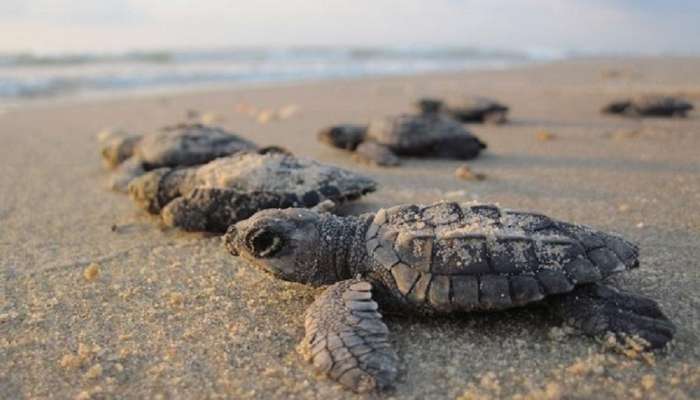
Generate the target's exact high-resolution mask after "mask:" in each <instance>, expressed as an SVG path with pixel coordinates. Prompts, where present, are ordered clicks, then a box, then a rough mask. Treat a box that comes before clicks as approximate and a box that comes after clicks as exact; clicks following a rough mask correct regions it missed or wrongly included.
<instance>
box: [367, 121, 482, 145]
mask: <svg viewBox="0 0 700 400" xmlns="http://www.w3.org/2000/svg"><path fill="white" fill-rule="evenodd" d="M455 137H459V138H471V139H476V137H475V136H473V135H472V134H471V133H470V132H469V131H468V130H466V129H465V128H464V126H462V124H460V123H459V122H458V121H456V120H454V119H452V118H449V117H447V116H443V115H437V114H418V115H409V114H402V115H398V116H394V117H385V118H380V119H376V120H374V121H372V122H370V124H369V126H368V127H367V139H370V140H373V141H375V142H377V143H380V144H383V145H386V146H388V147H389V148H391V149H392V150H394V151H395V152H397V153H399V154H405V155H411V154H416V155H417V154H421V153H425V152H428V151H430V150H431V149H432V148H433V147H434V146H435V145H436V144H438V143H440V142H441V141H444V140H447V139H451V138H455Z"/></svg>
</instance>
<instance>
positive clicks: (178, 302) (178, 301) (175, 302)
mask: <svg viewBox="0 0 700 400" xmlns="http://www.w3.org/2000/svg"><path fill="white" fill-rule="evenodd" d="M168 302H169V303H170V305H171V306H174V307H180V306H182V303H184V302H185V296H183V295H182V294H181V293H175V292H173V293H170V295H169V296H168Z"/></svg>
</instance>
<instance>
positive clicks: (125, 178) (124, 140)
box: [100, 123, 274, 192]
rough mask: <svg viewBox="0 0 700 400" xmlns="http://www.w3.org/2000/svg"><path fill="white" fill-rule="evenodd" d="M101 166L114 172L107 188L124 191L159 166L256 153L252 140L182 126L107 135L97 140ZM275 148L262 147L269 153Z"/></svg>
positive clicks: (198, 126)
mask: <svg viewBox="0 0 700 400" xmlns="http://www.w3.org/2000/svg"><path fill="white" fill-rule="evenodd" d="M100 141H101V142H102V150H101V153H102V159H103V162H104V164H105V165H106V166H107V167H108V168H110V169H113V170H115V172H114V173H113V175H112V177H111V179H110V187H111V188H112V189H113V190H116V191H121V192H125V191H126V190H127V187H128V184H129V182H130V181H131V180H132V179H134V178H135V177H137V176H139V175H142V174H143V173H145V172H146V171H150V170H152V169H156V168H160V167H185V166H191V165H199V164H204V163H206V162H209V161H211V160H213V159H216V158H219V157H223V156H227V155H231V154H235V153H238V152H240V151H250V150H256V149H257V148H258V147H257V146H256V145H255V144H254V143H253V142H251V141H249V140H246V139H244V138H242V137H240V136H238V135H235V134H233V133H231V132H228V131H226V130H224V129H222V128H219V127H215V126H208V125H202V124H190V123H183V124H178V125H174V126H169V127H165V128H162V129H160V130H158V131H156V132H152V133H149V134H146V135H135V134H128V133H123V132H111V133H110V132H108V133H107V134H105V135H102V137H100ZM270 149H273V150H274V148H265V149H263V150H261V151H263V152H264V151H268V150H270Z"/></svg>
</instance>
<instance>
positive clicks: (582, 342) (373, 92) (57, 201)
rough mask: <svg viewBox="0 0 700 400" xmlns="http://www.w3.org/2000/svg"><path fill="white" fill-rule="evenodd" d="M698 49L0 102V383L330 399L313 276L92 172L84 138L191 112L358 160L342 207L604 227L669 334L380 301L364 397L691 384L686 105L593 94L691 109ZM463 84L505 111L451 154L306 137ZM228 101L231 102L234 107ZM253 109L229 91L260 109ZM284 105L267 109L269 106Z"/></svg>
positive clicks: (647, 390) (527, 394) (696, 215)
mask: <svg viewBox="0 0 700 400" xmlns="http://www.w3.org/2000/svg"><path fill="white" fill-rule="evenodd" d="M697 71H700V59H698V58H667V59H661V58H648V59H616V60H578V61H566V62H558V63H553V64H543V65H532V66H527V67H519V68H515V69H508V70H502V71H472V72H461V73H450V74H436V75H423V76H411V77H392V78H368V79H362V80H339V81H324V82H312V83H303V84H287V85H282V86H277V87H256V88H237V89H226V90H214V91H209V92H192V93H179V94H176V95H175V94H173V95H168V94H158V95H151V96H138V97H130V98H118V99H101V100H99V101H81V102H71V103H63V104H54V105H40V106H39V105H36V106H27V107H18V108H9V109H6V110H4V111H2V112H0V143H1V145H0V276H1V277H2V278H1V280H0V398H3V399H19V398H55V399H64V398H78V399H88V398H107V399H111V398H153V399H158V398H164V399H166V398H181V399H190V398H233V399H246V398H256V399H272V398H289V399H316V398H319V399H336V398H337V399H343V398H356V397H358V396H356V395H354V394H352V393H350V392H348V391H345V390H343V389H342V388H341V387H340V386H338V385H336V384H335V383H333V382H332V381H330V380H327V379H323V378H319V377H317V376H315V374H314V373H313V371H312V369H311V368H310V366H308V365H306V364H304V363H303V361H302V360H301V357H300V356H299V355H298V354H297V351H296V346H297V344H298V341H299V340H300V339H301V338H302V336H303V317H302V315H303V312H304V310H305V309H306V307H307V306H308V305H309V304H310V303H311V301H312V300H313V297H314V296H315V295H316V294H317V293H318V290H314V289H312V288H307V287H304V286H301V285H298V284H292V283H285V282H281V281H276V280H274V279H273V278H271V277H268V276H267V275H264V274H263V273H261V272H259V271H257V270H255V269H253V268H252V267H250V266H248V265H246V264H245V263H244V262H242V261H240V260H238V259H236V258H233V257H231V256H229V255H228V254H227V253H226V251H225V250H224V249H223V247H222V244H221V239H220V238H219V237H217V236H211V235H204V234H191V233H184V232H181V231H178V230H174V229H166V228H164V227H163V226H162V225H160V224H159V221H158V219H157V218H155V217H152V216H149V215H148V214H146V213H145V212H143V211H140V210H139V209H137V208H136V207H135V206H134V205H133V204H132V203H131V202H130V200H129V199H128V197H126V196H124V195H120V194H117V193H114V192H111V191H109V190H108V189H107V187H106V185H107V172H106V171H105V170H104V169H103V168H102V165H101V163H100V157H99V154H98V143H97V140H96V138H95V134H96V133H97V132H99V131H100V130H101V129H104V128H106V127H117V128H123V129H127V130H133V131H137V132H145V131H148V130H152V129H156V128H159V127H161V126H163V125H167V124H173V123H176V122H179V121H182V120H184V119H185V117H186V115H187V111H188V110H197V111H199V112H200V113H201V114H209V118H210V119H212V120H215V122H216V123H217V124H219V125H221V126H223V127H225V128H228V129H230V130H232V131H233V132H236V133H239V134H241V135H242V136H244V137H247V138H249V139H252V140H254V141H256V142H257V143H259V144H261V145H269V144H276V145H281V146H284V147H286V148H288V149H290V150H291V151H293V152H294V153H295V154H298V155H301V156H307V157H312V158H315V159H318V160H319V161H322V162H326V163H330V164H334V165H338V166H342V167H346V168H351V169H354V170H357V171H361V172H363V173H365V174H367V175H369V176H371V177H373V178H375V179H376V180H377V181H378V182H379V184H380V185H381V186H380V189H379V190H378V191H377V192H376V193H374V194H371V195H369V196H367V197H365V198H364V199H362V200H360V201H358V202H355V203H353V204H349V205H346V206H343V207H342V208H341V210H340V212H341V213H344V214H351V213H361V212H366V211H373V210H376V209H378V208H380V207H384V206H390V205H395V204H399V203H408V202H416V203H428V202H433V201H437V200H442V199H446V200H454V201H480V202H490V203H498V204H500V205H501V206H503V207H508V208H516V209H525V210H537V211H540V212H543V213H546V214H548V215H550V216H552V217H556V218H559V219H563V220H571V221H575V222H579V223H585V224H588V225H592V226H594V227H596V228H599V229H602V230H609V231H614V232H618V233H620V234H622V235H624V236H625V237H627V238H629V239H631V240H633V241H635V242H637V243H638V244H639V245H640V247H641V253H642V256H641V268H639V269H638V270H636V271H633V272H630V273H627V274H624V275H622V276H619V278H618V279H616V280H615V281H616V282H617V283H619V285H620V286H622V287H624V288H626V289H629V290H631V291H634V292H638V293H642V294H644V295H647V296H649V297H652V298H654V299H656V300H658V301H659V303H660V304H661V307H662V309H663V310H664V311H665V312H666V313H667V315H668V316H669V317H670V318H671V320H672V321H674V322H675V323H676V325H677V328H678V331H677V335H676V338H675V340H674V341H673V342H672V343H671V345H670V346H669V348H668V349H667V350H666V351H664V352H661V353H657V354H653V355H647V354H639V353H638V352H635V351H632V350H628V351H626V352H621V351H619V350H614V349H610V348H609V346H606V345H605V344H603V343H600V342H598V341H596V340H593V339H591V338H588V337H585V336H582V335H580V334H579V333H577V332H575V331H572V330H570V329H568V328H567V327H565V326H563V325H562V323H561V321H558V320H556V319H554V318H552V317H550V316H549V315H548V313H547V311H546V310H545V309H544V308H542V307H530V308H527V309H518V310H513V311H509V312H502V313H497V314H488V315H467V316H464V317H454V318H439V319H431V320H426V319H420V318H409V319H406V318H396V317H394V318H389V319H388V321H387V323H388V326H389V328H390V330H391V333H392V341H393V343H394V344H395V346H396V349H397V350H398V353H399V355H400V360H401V364H400V374H399V378H398V381H397V382H396V388H395V390H392V391H389V392H386V393H383V394H379V395H377V394H372V395H369V396H368V397H369V398H395V399H441V398H460V397H461V398H463V399H477V398H518V399H526V398H533V399H540V398H552V399H558V398H567V399H590V398H599V399H601V398H606V399H607V398H621V399H622V398H673V399H693V398H699V397H700V347H698V341H699V340H700V294H699V293H700V212H698V209H697V206H698V204H700V112H698V110H695V111H694V113H691V114H690V115H689V117H688V118H687V119H645V120H638V119H629V118H619V117H610V116H603V115H601V114H600V113H599V110H600V108H601V107H602V106H603V105H604V104H605V103H606V102H607V101H609V100H613V99H615V98H617V97H620V96H622V97H625V96H628V95H633V94H638V93H647V92H652V93H657V92H660V93H669V94H680V95H683V96H684V97H686V98H687V99H689V100H691V101H692V102H694V103H695V105H696V107H700V74H698V72H697ZM459 93H466V94H479V95H484V96H489V97H493V98H496V99H499V100H501V101H502V102H504V103H506V104H508V105H510V106H511V110H512V112H511V114H510V116H511V123H509V124H505V125H499V126H482V125H471V126H470V129H471V130H472V131H473V132H474V133H475V134H476V135H477V136H479V137H480V138H481V139H482V140H484V141H485V142H487V143H488V146H489V148H488V150H487V152H486V153H484V154H483V155H482V156H481V157H479V158H478V159H476V160H473V161H470V162H468V165H469V166H470V167H471V168H472V169H473V170H474V171H476V172H479V173H483V174H485V176H486V179H485V180H483V181H465V180H460V179H458V178H456V177H455V175H454V171H455V169H456V168H457V167H458V166H460V165H461V164H462V163H460V162H457V161H449V160H418V159H407V160H405V162H404V164H403V165H402V166H401V167H398V168H384V169H383V168H378V167H373V166H369V165H362V164H357V163H355V162H354V161H353V160H352V158H351V156H350V155H349V154H348V153H344V152H341V151H337V150H334V149H331V148H329V147H325V146H323V145H321V144H319V143H318V142H317V141H316V132H317V131H318V130H319V129H320V128H322V127H324V126H326V125H329V124H333V123H338V122H365V121H368V120H369V119H370V118H372V117H376V116H381V115H384V114H394V113H399V112H402V111H411V110H412V102H413V101H414V100H415V99H416V98H417V97H418V96H422V95H437V96H442V95H450V94H459ZM242 105H243V106H242ZM289 105H293V106H294V107H295V108H294V109H295V110H296V112H294V113H290V114H292V115H290V116H288V117H287V118H285V119H277V120H271V121H268V122H267V123H261V122H259V121H258V120H257V119H256V118H253V117H251V116H250V115H248V114H247V113H245V112H241V111H242V110H243V109H245V108H250V106H255V107H257V108H258V109H270V110H278V109H281V108H283V107H285V106H289ZM288 109H289V108H288Z"/></svg>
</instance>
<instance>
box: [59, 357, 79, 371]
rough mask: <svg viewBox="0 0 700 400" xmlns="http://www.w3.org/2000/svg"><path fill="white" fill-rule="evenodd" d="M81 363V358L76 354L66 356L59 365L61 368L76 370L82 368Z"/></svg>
mask: <svg viewBox="0 0 700 400" xmlns="http://www.w3.org/2000/svg"><path fill="white" fill-rule="evenodd" d="M81 363H82V361H81V360H80V357H78V356H76V355H74V354H66V355H65V356H63V357H62V358H61V361H59V362H58V365H60V366H61V368H66V369H75V368H78V367H80V364H81Z"/></svg>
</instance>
